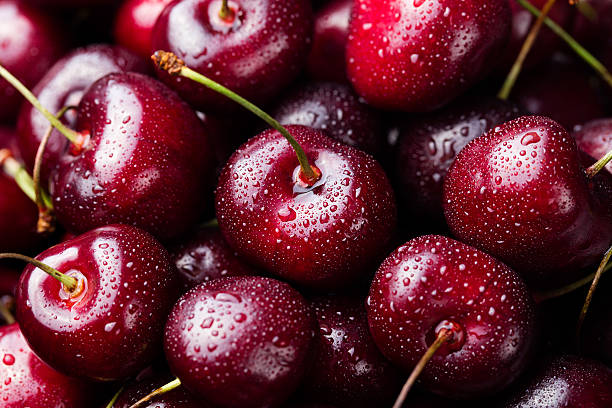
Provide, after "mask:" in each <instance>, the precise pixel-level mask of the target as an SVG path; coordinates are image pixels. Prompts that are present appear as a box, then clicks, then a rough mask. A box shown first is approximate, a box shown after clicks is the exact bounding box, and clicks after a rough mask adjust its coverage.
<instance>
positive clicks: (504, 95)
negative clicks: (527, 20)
mask: <svg viewBox="0 0 612 408" xmlns="http://www.w3.org/2000/svg"><path fill="white" fill-rule="evenodd" d="M555 1H556V0H548V1H547V2H546V4H544V7H543V8H542V12H541V13H540V16H539V17H538V19H537V20H536V22H535V23H534V24H533V26H532V27H531V30H529V34H527V37H526V38H525V42H524V43H523V46H522V47H521V51H520V52H519V54H518V56H517V57H516V60H515V61H514V64H512V68H510V72H509V73H508V76H507V77H506V80H505V81H504V84H503V85H502V87H501V90H500V91H499V93H498V94H497V97H498V98H499V99H503V100H506V99H508V97H509V96H510V92H511V91H512V88H513V87H514V84H515V83H516V80H517V79H518V77H519V74H520V73H521V69H522V68H523V64H524V63H525V59H526V58H527V55H528V54H529V51H531V48H532V47H533V44H534V43H535V40H536V39H537V38H538V34H539V33H540V29H541V28H542V23H543V22H544V19H545V18H546V16H547V15H548V12H549V11H550V9H551V8H552V6H553V5H554V4H555Z"/></svg>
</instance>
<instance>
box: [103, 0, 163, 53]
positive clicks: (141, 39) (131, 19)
mask: <svg viewBox="0 0 612 408" xmlns="http://www.w3.org/2000/svg"><path fill="white" fill-rule="evenodd" d="M171 1H172V0H125V1H124V2H123V4H122V5H121V7H120V8H119V10H118V11H117V16H116V17H115V31H114V34H115V40H116V41H117V43H118V44H119V45H123V46H124V47H126V48H128V49H130V50H132V51H133V52H135V53H137V54H138V55H140V56H142V57H149V56H150V55H151V48H152V47H151V33H152V32H153V26H154V25H155V22H156V21H157V18H158V17H159V15H160V14H161V12H162V11H163V10H164V7H166V6H167V5H168V4H170V2H171Z"/></svg>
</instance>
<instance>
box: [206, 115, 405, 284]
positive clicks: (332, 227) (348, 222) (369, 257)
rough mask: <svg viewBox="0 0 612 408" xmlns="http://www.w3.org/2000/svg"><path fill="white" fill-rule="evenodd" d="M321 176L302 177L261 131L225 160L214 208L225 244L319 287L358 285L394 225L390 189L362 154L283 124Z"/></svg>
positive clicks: (279, 143)
mask: <svg viewBox="0 0 612 408" xmlns="http://www.w3.org/2000/svg"><path fill="white" fill-rule="evenodd" d="M287 130H288V131H289V133H290V134H291V135H292V136H293V137H295V139H296V140H297V141H298V143H300V145H301V146H302V148H303V149H304V151H305V152H306V155H307V156H308V159H309V160H310V161H311V164H312V165H314V166H316V167H317V168H318V169H319V170H320V172H321V177H320V179H319V180H318V181H317V182H316V183H315V184H314V185H313V186H311V187H308V186H307V185H306V184H305V183H303V182H302V181H301V180H300V177H299V175H300V174H301V170H300V166H299V163H298V160H297V157H296V154H295V152H294V151H293V149H292V148H291V146H290V145H289V143H287V141H286V140H285V139H284V138H283V137H282V136H281V134H280V133H278V132H277V131H273V130H267V131H265V132H263V133H261V134H259V135H258V136H255V137H253V138H252V139H250V140H249V141H248V142H247V143H245V144H244V145H242V147H240V148H239V149H238V150H237V151H236V152H235V153H234V154H233V156H232V157H231V158H230V160H229V161H228V163H227V164H226V165H225V167H224V169H223V171H222V173H221V176H220V179H219V184H218V187H217V194H216V212H217V218H218V220H219V226H220V227H221V232H222V233H223V235H224V236H225V238H226V239H227V240H228V243H229V244H230V245H231V246H232V247H233V248H234V249H236V250H237V251H238V252H239V253H240V254H241V255H242V256H244V257H245V259H247V260H248V261H249V262H251V263H253V264H255V265H258V266H260V267H262V268H264V269H266V270H268V271H270V272H272V273H274V274H275V275H277V276H279V277H282V278H284V279H288V280H291V281H293V282H296V283H299V284H302V285H307V286H310V287H313V288H317V289H324V288H332V287H336V288H338V287H345V286H347V285H353V284H355V283H358V282H359V281H360V280H361V279H362V278H364V277H365V276H366V275H367V274H369V273H371V271H372V268H373V267H374V266H375V265H376V264H377V262H379V261H380V259H379V257H380V256H382V255H384V254H383V252H384V251H386V250H387V244H388V243H389V242H390V240H391V236H392V233H393V232H394V229H395V223H396V208H395V201H394V197H393V191H392V190H391V186H390V184H389V181H388V180H387V177H386V175H385V173H384V171H383V169H382V168H381V166H380V165H379V164H378V163H377V162H376V161H375V160H374V159H373V158H372V157H371V156H370V155H368V154H365V153H363V152H361V151H359V150H357V149H355V148H352V147H350V146H347V145H344V144H342V143H340V142H337V141H334V140H332V139H331V138H329V137H327V136H325V135H324V134H322V133H321V132H320V131H316V130H314V129H311V128H308V127H305V126H287Z"/></svg>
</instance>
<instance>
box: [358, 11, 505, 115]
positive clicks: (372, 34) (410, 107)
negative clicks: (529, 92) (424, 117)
mask: <svg viewBox="0 0 612 408" xmlns="http://www.w3.org/2000/svg"><path fill="white" fill-rule="evenodd" d="M510 20H511V17H510V8H509V6H508V2H507V1H502V0H494V1H490V0H489V1H483V0H466V1H461V2H458V1H454V0H415V1H403V0H401V1H400V0H383V1H381V0H356V2H355V7H354V8H353V16H352V20H351V24H350V27H349V37H348V43H347V48H346V53H347V70H348V77H349V79H350V81H351V83H352V84H353V86H354V87H355V90H356V91H357V93H358V94H359V95H361V96H362V97H364V98H365V99H366V101H368V102H369V103H370V104H372V105H374V106H376V107H379V108H383V109H396V110H404V111H410V112H412V111H417V112H422V111H430V110H434V109H436V108H439V107H440V106H442V105H444V104H446V103H447V102H449V101H450V100H452V99H453V98H455V97H456V96H458V95H459V94H460V93H462V92H463V91H465V90H466V89H468V88H469V87H470V86H471V85H473V84H474V83H475V82H476V81H477V80H479V79H481V78H482V77H483V76H484V75H486V74H487V72H488V71H490V70H491V68H492V67H493V64H494V62H495V60H496V58H497V56H498V54H499V50H500V49H501V48H502V47H503V45H504V43H505V41H506V40H507V38H508V34H509V31H510V30H509V28H510Z"/></svg>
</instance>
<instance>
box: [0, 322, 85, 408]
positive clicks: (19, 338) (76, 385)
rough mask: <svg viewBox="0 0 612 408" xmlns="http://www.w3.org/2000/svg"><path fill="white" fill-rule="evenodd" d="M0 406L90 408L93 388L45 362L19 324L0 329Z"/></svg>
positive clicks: (5, 407)
mask: <svg viewBox="0 0 612 408" xmlns="http://www.w3.org/2000/svg"><path fill="white" fill-rule="evenodd" d="M0 356H2V357H1V358H2V361H1V362H0V373H1V376H2V381H1V382H0V404H1V405H2V407H3V408H23V407H28V408H49V407H70V408H87V407H90V406H91V402H92V401H91V400H92V387H91V386H90V385H88V384H85V383H84V382H82V381H81V380H78V379H75V378H71V377H67V376H65V375H64V374H61V373H59V372H57V371H55V370H54V369H53V368H51V367H49V366H48V365H46V364H45V363H44V362H42V361H41V360H40V359H39V358H38V357H37V356H36V355H35V354H34V352H33V351H32V350H31V349H30V347H29V346H28V343H26V340H25V338H24V337H23V334H22V333H21V330H20V329H19V325H18V324H17V323H14V324H11V325H9V326H2V327H0Z"/></svg>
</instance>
